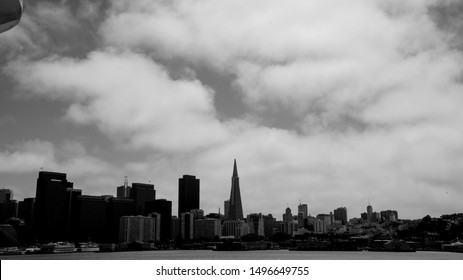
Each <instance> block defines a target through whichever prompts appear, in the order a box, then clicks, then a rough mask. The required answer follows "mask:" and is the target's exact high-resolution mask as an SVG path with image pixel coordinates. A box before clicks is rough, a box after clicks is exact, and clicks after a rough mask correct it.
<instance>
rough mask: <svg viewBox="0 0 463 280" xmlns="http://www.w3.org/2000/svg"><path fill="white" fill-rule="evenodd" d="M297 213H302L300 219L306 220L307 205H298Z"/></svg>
mask: <svg viewBox="0 0 463 280" xmlns="http://www.w3.org/2000/svg"><path fill="white" fill-rule="evenodd" d="M297 213H298V214H299V213H302V218H303V219H305V218H307V216H308V213H309V211H308V209H307V204H301V203H299V205H298V206H297Z"/></svg>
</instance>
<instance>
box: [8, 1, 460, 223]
mask: <svg viewBox="0 0 463 280" xmlns="http://www.w3.org/2000/svg"><path fill="white" fill-rule="evenodd" d="M438 2H439V1H435V0H432V1H431V0H427V1H420V0H415V1H406V2H404V1H399V0H386V1H385V0H381V1H380V0H378V1H368V0H356V1H348V2H346V1H342V0H329V1H302V0H301V1H297V0H295V1H291V3H290V4H288V3H286V2H285V3H284V2H282V1H269V0H266V1H263V0H255V1H244V0H233V1H231V0H224V1H213V0H202V1H191V0H185V1H182V0H176V1H144V0H142V1H121V0H116V1H112V3H111V4H110V8H109V9H108V10H107V11H106V12H105V14H104V16H103V18H102V19H101V20H102V24H101V25H99V28H97V31H96V33H95V34H96V35H97V36H100V37H98V38H97V39H95V40H94V41H92V44H95V42H96V44H101V45H97V46H95V45H92V44H90V45H91V49H92V51H90V52H88V53H86V54H85V55H83V56H79V55H69V53H66V52H60V53H58V54H56V53H53V52H51V53H50V54H49V55H47V56H46V58H39V59H30V58H29V59H18V60H14V61H12V62H10V63H9V64H8V66H7V68H6V69H7V70H8V71H9V72H10V73H12V75H13V77H15V79H16V81H17V82H18V84H19V85H20V86H21V88H20V89H21V90H23V91H27V92H30V93H32V94H35V95H37V96H40V97H45V98H49V99H53V100H57V101H60V102H64V104H65V106H66V110H65V119H66V120H68V121H70V122H71V123H73V124H77V125H79V126H80V127H85V126H89V125H96V126H97V127H98V129H99V130H100V131H101V132H102V133H103V134H104V135H106V136H107V137H108V139H110V140H112V141H114V142H115V143H116V147H117V148H116V149H120V150H122V151H124V152H127V150H129V151H132V152H134V153H135V152H136V153H139V154H142V156H138V157H136V156H133V157H131V158H130V159H126V158H125V157H124V154H122V155H121V154H119V152H120V151H115V152H114V153H115V154H117V155H114V158H118V160H117V162H118V163H117V167H115V166H112V165H105V164H104V162H105V161H103V160H98V159H97V158H96V157H92V156H90V155H89V154H88V152H86V150H87V149H86V148H84V147H83V146H80V145H78V144H76V143H71V144H65V145H64V146H62V147H60V149H59V151H61V152H56V150H54V149H51V148H47V149H45V152H41V153H39V156H40V157H39V158H40V159H43V158H45V159H44V160H46V159H47V158H49V159H51V160H52V161H53V160H54V161H57V162H59V163H65V166H66V164H67V166H73V167H72V168H71V169H72V170H75V172H77V173H78V174H85V173H87V172H91V168H87V166H84V163H89V165H88V166H90V167H92V168H93V167H94V168H96V170H98V167H99V166H103V167H104V169H103V170H100V171H101V173H102V174H103V175H100V174H99V175H98V176H94V177H97V178H93V180H92V179H91V178H90V176H87V177H86V178H85V179H82V180H84V181H83V185H86V186H98V188H93V189H94V190H109V189H111V190H113V188H114V187H115V185H116V184H117V182H116V181H117V180H116V179H114V178H115V177H117V178H120V181H121V182H122V178H123V177H122V176H124V175H129V178H132V179H131V180H133V181H145V182H146V181H149V180H151V181H152V182H153V183H154V184H155V185H156V188H157V190H158V192H157V193H158V197H165V198H168V199H171V200H173V202H174V206H173V209H175V203H176V200H177V197H176V194H177V178H178V177H180V176H181V175H182V174H193V175H197V176H198V177H199V178H200V179H201V191H202V202H201V203H202V204H201V205H202V207H203V208H204V209H205V210H206V211H216V209H217V208H218V206H221V205H222V203H223V200H225V199H227V198H228V195H229V190H230V180H229V178H230V176H231V171H232V163H233V158H237V159H238V169H239V174H240V177H241V185H242V190H241V191H242V196H243V204H244V208H245V209H244V210H245V212H246V213H249V212H270V213H273V214H275V215H276V217H278V218H279V217H280V216H279V213H282V212H283V210H284V208H285V207H286V203H289V204H290V205H291V204H292V207H293V208H294V206H295V204H296V203H297V202H298V201H299V199H300V200H301V201H302V202H303V203H308V204H309V210H310V212H311V213H312V214H318V213H321V212H330V211H332V210H331V209H334V208H336V207H339V206H347V207H348V211H349V213H350V214H349V217H352V216H359V214H360V212H363V211H365V207H366V205H367V203H368V201H371V202H372V204H373V205H374V207H375V210H382V209H389V208H392V209H397V210H398V211H399V216H401V217H421V216H424V215H425V214H427V213H435V214H442V213H448V212H451V211H458V207H459V205H460V204H459V203H458V201H457V198H461V196H462V195H463V194H462V191H461V190H460V189H461V188H460V185H461V182H463V177H461V175H460V173H461V172H460V170H461V169H462V168H463V162H462V161H461V158H463V150H462V149H461V147H460V146H461V145H460V143H462V141H463V134H462V131H461V123H462V121H463V115H462V113H461V112H460V111H461V110H460V108H461V107H462V105H463V104H462V103H463V98H462V96H461V94H460V93H461V92H462V84H461V70H462V67H461V65H462V54H461V52H460V51H459V49H458V48H456V47H455V44H456V43H455V42H456V41H455V38H456V37H455V36H450V35H449V34H454V33H452V32H454V31H449V29H448V28H446V26H447V25H446V24H445V23H446V22H452V28H451V30H454V29H455V28H456V27H455V28H454V26H459V23H458V16H451V15H450V16H449V18H447V17H445V18H444V16H443V15H446V16H448V15H449V14H451V13H449V11H448V9H444V11H445V12H444V11H441V10H439V9H437V10H436V8H435V7H436V6H439V5H440V4H438ZM450 3H453V2H451V1H446V2H445V5H444V6H445V7H447V6H452V5H453V4H452V5H451V4H450ZM98 9H99V8H98V7H92V8H91V9H89V10H88V11H87V12H85V13H86V15H87V17H88V18H90V19H92V21H93V20H96V19H95V17H94V15H95V12H94V11H95V10H98ZM59 14H60V13H58V15H59ZM63 14H64V15H65V14H66V13H65V12H63V13H61V15H63ZM80 17H82V18H84V16H80ZM438 19H441V21H439V20H438ZM436 22H437V23H439V22H440V24H436ZM47 28H49V29H52V26H49V27H47ZM68 28H70V29H73V28H74V25H72V24H71V25H69V26H68ZM56 32H57V33H56V34H59V33H60V32H59V30H58V31H56ZM63 38H64V37H63ZM58 41H59V40H57V41H54V42H58ZM66 41H67V39H66ZM71 41H72V40H71ZM71 41H69V42H71ZM69 47H70V48H71V49H72V48H74V47H73V46H72V44H69ZM172 65H174V66H172ZM179 65H180V66H179ZM204 68H206V69H207V70H208V71H214V73H215V74H217V75H218V76H221V75H223V76H226V77H227V79H226V82H228V87H229V88H230V91H229V92H228V93H227V94H237V95H238V96H239V97H240V98H242V99H243V100H244V102H245V103H246V105H247V108H246V112H245V114H244V116H243V117H241V118H240V119H238V118H235V119H229V120H227V121H224V120H222V119H220V118H219V117H218V116H219V115H220V112H216V108H215V107H214V99H215V98H218V97H219V96H220V95H222V94H225V93H224V92H219V91H215V90H214V89H212V88H210V87H209V86H208V85H207V84H206V83H205V82H204V81H201V80H200V78H199V77H201V75H197V72H200V71H201V69H204ZM173 69H174V70H173ZM179 69H180V70H179ZM281 111H283V113H284V114H286V115H290V116H291V117H293V119H294V121H291V123H290V121H287V122H286V123H287V124H288V125H287V126H284V125H282V126H281V127H275V126H272V125H270V124H269V122H268V120H269V119H272V118H276V117H275V116H279V113H280V112H281ZM284 114H281V115H284ZM72 127H73V126H72V125H71V126H70V128H72ZM45 146H46V145H45ZM37 150H38V151H41V150H40V149H37ZM66 153H69V154H73V155H76V157H75V158H73V159H71V158H66V157H64V158H60V157H61V156H62V154H66ZM13 154H14V152H12V151H10V150H9V151H7V152H4V153H3V154H2V155H3V156H4V158H5V160H11V159H14V157H15V156H13ZM27 154H28V153H25V152H23V153H20V154H19V155H20V156H26V155H27ZM19 161H21V160H19ZM19 161H18V162H19ZM31 162H34V161H32V160H31ZM36 162H39V163H40V162H41V161H40V160H37V161H36ZM115 165H116V164H115ZM11 170H13V169H11ZM11 170H10V171H11ZM111 176H113V177H111ZM96 179H98V180H96ZM448 193H450V194H451V197H449V195H448ZM174 212H175V211H174Z"/></svg>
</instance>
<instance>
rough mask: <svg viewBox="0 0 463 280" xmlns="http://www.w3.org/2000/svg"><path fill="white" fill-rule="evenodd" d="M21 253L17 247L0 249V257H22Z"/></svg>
mask: <svg viewBox="0 0 463 280" xmlns="http://www.w3.org/2000/svg"><path fill="white" fill-rule="evenodd" d="M22 254H24V253H23V251H21V250H19V248H18V247H4V248H0V255H22Z"/></svg>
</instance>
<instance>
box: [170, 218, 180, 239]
mask: <svg viewBox="0 0 463 280" xmlns="http://www.w3.org/2000/svg"><path fill="white" fill-rule="evenodd" d="M170 230H171V232H170V239H172V240H175V239H176V238H178V237H179V236H180V237H181V234H180V218H179V217H177V216H172V218H171V224H170Z"/></svg>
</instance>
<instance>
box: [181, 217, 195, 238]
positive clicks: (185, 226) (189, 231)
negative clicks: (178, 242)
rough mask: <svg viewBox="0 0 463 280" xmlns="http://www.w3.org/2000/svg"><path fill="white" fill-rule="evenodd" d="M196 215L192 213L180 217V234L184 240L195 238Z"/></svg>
mask: <svg viewBox="0 0 463 280" xmlns="http://www.w3.org/2000/svg"><path fill="white" fill-rule="evenodd" d="M194 220H195V219H194V215H193V214H192V213H190V212H185V213H182V216H181V217H180V233H181V235H182V238H183V240H191V239H193V238H194Z"/></svg>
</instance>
